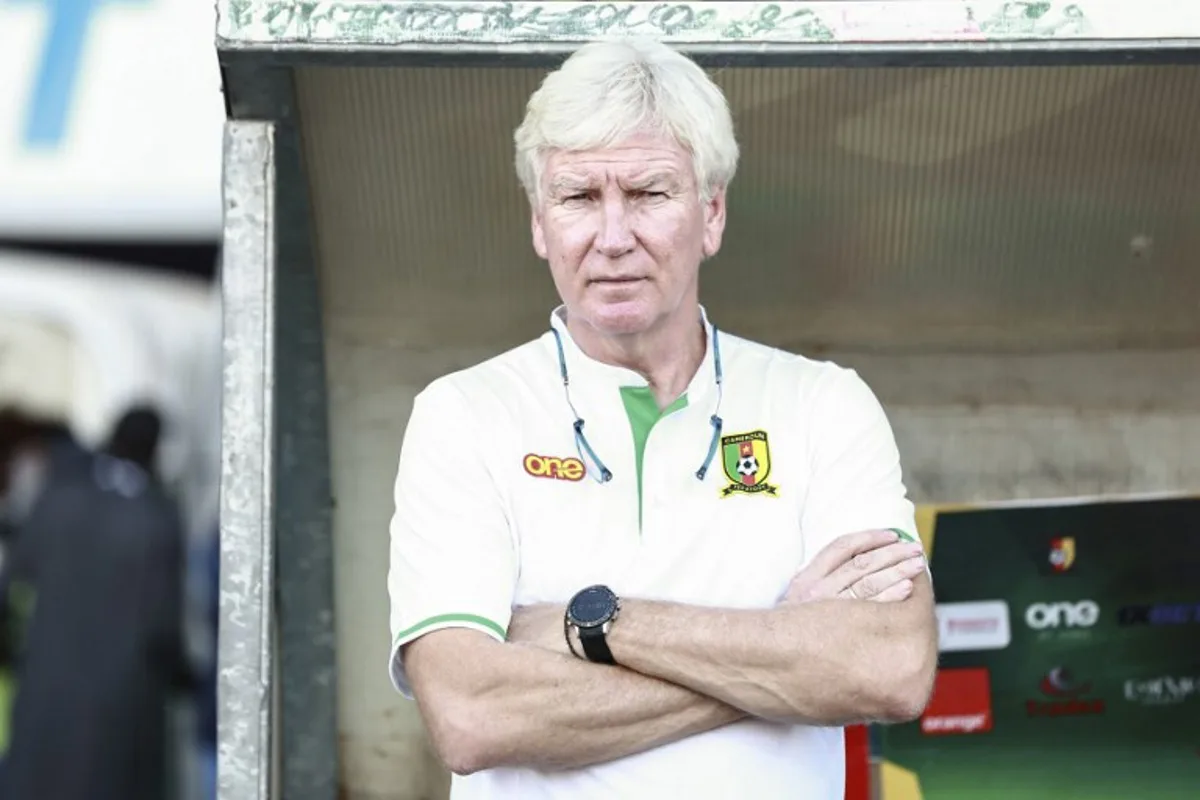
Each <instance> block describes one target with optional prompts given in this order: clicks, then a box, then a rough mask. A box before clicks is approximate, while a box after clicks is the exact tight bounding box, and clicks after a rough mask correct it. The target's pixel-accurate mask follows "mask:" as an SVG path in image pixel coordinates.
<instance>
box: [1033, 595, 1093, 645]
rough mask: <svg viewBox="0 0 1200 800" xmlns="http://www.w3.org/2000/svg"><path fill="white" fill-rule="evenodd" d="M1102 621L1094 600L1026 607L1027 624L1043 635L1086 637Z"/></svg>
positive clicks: (1039, 604) (1036, 604)
mask: <svg viewBox="0 0 1200 800" xmlns="http://www.w3.org/2000/svg"><path fill="white" fill-rule="evenodd" d="M1099 621H1100V606H1099V605H1097V604H1096V603H1095V601H1093V600H1078V601H1074V602H1072V601H1063V602H1057V603H1033V604H1032V605H1030V606H1029V607H1027V608H1026V609H1025V625H1026V626H1027V627H1028V628H1029V629H1030V630H1033V631H1037V632H1038V633H1039V634H1040V635H1041V636H1042V637H1086V636H1090V635H1091V632H1090V629H1091V628H1092V627H1093V626H1094V625H1095V624H1096V623H1097V622H1099Z"/></svg>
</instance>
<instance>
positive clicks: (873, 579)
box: [850, 556, 925, 600]
mask: <svg viewBox="0 0 1200 800" xmlns="http://www.w3.org/2000/svg"><path fill="white" fill-rule="evenodd" d="M924 571H925V558H924V556H910V557H909V558H907V559H905V560H904V561H901V562H900V563H899V564H895V565H893V566H890V567H887V568H886V569H881V570H878V571H876V572H872V573H871V574H870V575H867V576H866V577H864V578H862V579H861V580H858V581H856V582H854V583H851V584H850V587H851V588H852V589H853V590H854V594H855V595H857V596H858V597H861V598H862V599H864V600H868V599H873V598H874V597H875V596H876V595H880V594H882V593H883V592H885V591H887V590H888V589H889V588H891V587H892V586H895V585H896V584H899V583H904V582H909V581H911V580H912V579H913V578H915V577H917V576H918V575H920V574H921V573H922V572H924Z"/></svg>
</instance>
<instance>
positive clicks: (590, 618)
mask: <svg viewBox="0 0 1200 800" xmlns="http://www.w3.org/2000/svg"><path fill="white" fill-rule="evenodd" d="M620 613H621V601H620V600H619V599H618V598H617V595H616V594H615V593H614V592H613V590H612V589H609V588H608V587H607V586H601V585H596V586H589V587H587V588H586V589H582V590H580V591H579V592H578V593H577V594H576V595H575V596H574V597H572V598H571V602H570V603H567V626H568V627H570V628H574V629H575V630H576V631H577V632H578V633H579V642H580V644H582V645H583V653H584V655H585V656H587V660H588V661H591V662H593V663H595V664H616V663H617V662H616V660H615V659H614V658H613V654H612V651H611V650H609V649H608V641H607V640H606V639H605V636H606V635H607V634H608V632H609V630H611V629H612V624H613V622H615V621H616V619H617V616H618V615H619V614H620Z"/></svg>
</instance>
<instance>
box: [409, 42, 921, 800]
mask: <svg viewBox="0 0 1200 800" xmlns="http://www.w3.org/2000/svg"><path fill="white" fill-rule="evenodd" d="M515 138H516V161H517V172H518V174H519V176H520V179H521V182H522V184H523V185H524V188H525V190H526V192H527V194H528V197H529V201H530V204H531V208H532V233H533V246H534V249H535V250H536V251H537V253H538V255H539V256H541V257H542V258H543V259H545V260H546V261H547V262H548V263H549V266H550V273H551V275H552V277H553V279H554V283H555V285H556V287H557V289H558V293H559V295H560V296H561V298H562V305H561V306H560V307H559V308H558V309H556V310H555V311H554V312H553V314H552V315H551V319H550V325H551V328H550V330H549V331H548V332H547V333H546V334H545V335H543V336H541V337H540V338H538V339H536V340H535V341H532V342H529V343H527V344H525V345H523V346H521V347H518V348H516V349H515V350H512V351H510V352H507V353H504V354H503V355H500V356H497V357H496V358H494V359H492V360H489V361H487V362H485V363H482V364H479V365H477V366H474V367H472V368H470V369H466V370H463V371H461V372H457V373H455V374H452V375H448V376H446V377H443V378H441V379H438V380H436V381H434V382H433V383H432V384H431V385H430V386H428V387H427V388H426V389H425V390H424V391H423V392H421V394H420V395H419V396H418V397H417V399H416V401H415V404H414V407H413V411H412V416H411V418H410V420H409V423H408V428H407V431H406V434H405V439H404V443H403V446H402V448H401V454H400V463H399V470H398V475H397V479H396V486H395V504H396V505H395V516H394V518H393V520H392V524H391V569H390V573H389V578H388V588H389V592H390V595H391V603H392V606H391V625H392V632H393V636H394V639H393V649H392V660H391V675H392V678H393V681H394V683H395V685H396V686H397V688H398V689H399V690H400V691H401V692H403V693H404V694H406V695H408V696H415V698H416V700H417V703H418V705H419V708H420V710H421V713H422V715H423V718H424V720H425V722H426V725H427V727H428V730H429V733H430V737H431V739H432V742H433V744H434V746H435V747H436V749H437V752H438V753H439V755H440V756H441V758H442V759H443V760H444V762H445V763H446V764H447V765H448V767H449V768H450V769H451V771H453V772H454V773H456V776H455V778H454V781H453V790H452V796H453V797H455V798H485V797H486V798H521V799H522V800H529V798H572V799H573V800H578V799H581V798H582V799H584V800H586V798H604V799H605V800H608V799H609V798H655V800H658V799H659V798H663V797H722V798H725V797H728V798H755V800H771V798H805V800H826V799H828V800H832V799H833V798H841V797H842V796H843V782H844V757H843V740H842V731H841V728H840V727H839V726H842V725H844V724H847V723H850V722H857V721H865V720H880V721H900V720H911V719H913V718H915V717H916V716H918V715H919V714H920V713H921V711H922V709H923V707H924V705H925V703H926V700H927V697H928V694H929V691H930V687H931V685H932V680H933V673H934V669H935V663H936V656H937V648H936V628H935V624H934V614H933V597H932V589H931V586H930V580H929V577H928V574H927V571H926V568H925V562H924V558H923V554H922V552H921V547H920V544H919V543H918V542H917V541H916V540H915V538H914V537H913V536H912V533H911V532H912V531H913V530H914V522H913V507H912V504H911V503H910V502H909V500H908V499H907V497H906V492H905V488H904V485H903V482H902V479H901V471H900V462H899V456H898V454H897V450H896V445H895V442H894V439H893V436H892V433H891V429H890V426H889V425H888V422H887V419H886V418H885V416H884V412H883V410H882V409H881V407H880V405H879V403H878V402H877V401H876V399H875V397H874V395H873V394H872V393H871V391H870V390H869V389H868V388H867V386H866V385H865V384H864V383H863V382H862V380H860V379H859V378H858V376H857V375H856V374H855V373H854V372H852V371H850V370H847V369H843V368H840V367H838V366H836V365H833V364H830V363H822V362H817V361H811V360H808V359H806V358H803V357H801V356H797V355H792V354H789V353H785V352H781V351H779V350H776V349H773V348H770V347H767V346H764V345H761V344H756V343H753V342H749V341H746V340H744V339H740V338H737V337H735V336H732V335H729V334H725V333H722V332H719V331H718V329H717V327H716V325H715V324H713V323H712V322H711V321H710V320H709V319H708V318H707V316H706V314H705V312H704V310H703V308H702V307H701V306H700V304H699V288H698V281H699V272H700V264H701V262H702V261H704V260H705V259H706V258H709V257H711V256H713V255H714V254H716V252H717V250H718V249H719V247H720V245H721V236H722V233H723V231H724V227H725V203H726V189H727V187H728V185H729V183H730V181H731V180H732V178H733V175H734V171H735V167H736V163H737V157H738V147H737V144H736V141H735V139H734V134H733V124H732V121H731V119H730V114H729V110H728V107H727V105H726V102H725V99H724V97H723V95H722V93H721V92H720V90H719V89H718V88H717V87H716V86H715V85H714V84H713V83H712V82H711V81H710V80H709V79H708V78H707V77H706V75H705V74H704V72H703V71H702V70H701V69H700V68H699V67H697V66H696V65H695V64H694V63H693V62H691V61H690V60H688V59H686V58H685V57H683V56H682V55H680V54H678V53H675V52H674V51H672V50H670V49H668V48H666V47H665V46H663V45H661V44H657V43H641V42H608V43H597V44H592V45H588V46H586V47H583V48H582V49H581V50H579V51H578V52H577V53H576V54H574V55H573V56H572V57H571V58H570V59H568V60H567V62H566V63H565V64H564V65H563V66H562V67H561V69H559V70H558V71H556V72H554V73H553V74H551V75H549V76H548V77H547V78H546V80H545V82H544V83H543V84H542V86H541V87H540V88H539V89H538V91H537V92H536V93H535V94H534V95H533V97H532V98H531V99H530V101H529V105H528V109H527V113H526V117H525V120H524V122H523V123H522V124H521V126H520V128H519V129H518V130H517V132H516V137H515ZM431 461H435V462H436V463H437V464H438V465H439V467H438V468H436V469H430V466H429V465H430V462H431Z"/></svg>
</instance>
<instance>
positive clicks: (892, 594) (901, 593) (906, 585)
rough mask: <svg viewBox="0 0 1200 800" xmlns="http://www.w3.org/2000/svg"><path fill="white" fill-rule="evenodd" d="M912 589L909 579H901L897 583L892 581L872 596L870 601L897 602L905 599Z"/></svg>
mask: <svg viewBox="0 0 1200 800" xmlns="http://www.w3.org/2000/svg"><path fill="white" fill-rule="evenodd" d="M912 590H913V582H912V581H910V580H903V581H900V582H899V583H893V584H892V585H891V586H889V587H888V588H886V589H884V590H883V591H882V592H880V593H879V594H877V595H875V596H874V597H872V598H871V602H873V603H898V602H900V601H901V600H907V599H908V596H909V595H910V594H912Z"/></svg>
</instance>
